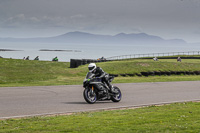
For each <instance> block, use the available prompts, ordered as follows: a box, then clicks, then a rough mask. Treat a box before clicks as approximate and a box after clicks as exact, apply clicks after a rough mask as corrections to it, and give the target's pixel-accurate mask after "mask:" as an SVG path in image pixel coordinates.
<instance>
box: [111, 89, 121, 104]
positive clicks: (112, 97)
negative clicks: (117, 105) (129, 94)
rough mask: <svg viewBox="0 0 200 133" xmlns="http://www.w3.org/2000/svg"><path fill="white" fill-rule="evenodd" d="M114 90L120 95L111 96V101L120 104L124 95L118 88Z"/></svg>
mask: <svg viewBox="0 0 200 133" xmlns="http://www.w3.org/2000/svg"><path fill="white" fill-rule="evenodd" d="M114 89H115V91H116V92H118V93H117V94H116V95H113V96H111V100H112V101H113V102H119V101H121V98H122V93H121V91H120V89H119V88H118V87H116V86H114Z"/></svg>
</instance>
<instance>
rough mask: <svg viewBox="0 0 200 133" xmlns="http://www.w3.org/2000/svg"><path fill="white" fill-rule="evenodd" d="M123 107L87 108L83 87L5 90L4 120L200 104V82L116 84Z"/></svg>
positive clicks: (0, 100)
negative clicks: (173, 104)
mask: <svg viewBox="0 0 200 133" xmlns="http://www.w3.org/2000/svg"><path fill="white" fill-rule="evenodd" d="M115 85H116V86H118V87H119V88H120V89H121V91H122V100H121V101H120V102H119V103H114V102H112V101H99V102H97V103H95V104H87V103H86V102H85V100H84V98H83V90H84V88H83V87H82V86H81V85H67V86H37V87H1V88H0V119H5V118H17V117H26V116H37V115H51V114H65V113H73V112H82V111H96V110H104V109H117V108H126V107H140V106H148V105H157V104H167V103H174V102H185V101H199V100H200V81H186V82H156V83H124V84H115Z"/></svg>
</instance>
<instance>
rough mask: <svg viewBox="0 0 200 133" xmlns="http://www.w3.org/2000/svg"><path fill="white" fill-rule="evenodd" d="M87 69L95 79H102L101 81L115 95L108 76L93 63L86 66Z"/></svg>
mask: <svg viewBox="0 0 200 133" xmlns="http://www.w3.org/2000/svg"><path fill="white" fill-rule="evenodd" d="M88 69H89V71H90V72H91V73H93V74H95V77H99V78H102V80H103V81H104V82H105V83H106V84H107V86H108V87H109V88H110V90H111V92H112V93H117V92H115V90H114V87H113V86H112V85H111V84H110V82H109V74H107V73H106V72H104V71H103V69H102V68H100V67H97V66H96V64H95V63H90V64H89V65H88Z"/></svg>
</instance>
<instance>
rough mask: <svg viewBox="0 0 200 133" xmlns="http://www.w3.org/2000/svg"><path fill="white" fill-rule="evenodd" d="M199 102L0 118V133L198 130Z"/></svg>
mask: <svg viewBox="0 0 200 133" xmlns="http://www.w3.org/2000/svg"><path fill="white" fill-rule="evenodd" d="M199 117H200V103H192V102H189V103H175V104H170V105H164V106H150V107H144V108H138V109H127V110H114V111H101V112H87V113H76V114H73V115H69V116H55V117H33V118H25V119H9V120H0V132H1V133H5V132H10V133H11V132H13V133H18V132H26V133H29V132H44V133H45V132H74V133H77V132H81V133H84V132H85V133H88V132H99V133H102V132H107V133H116V132H118V133H130V132H184V133H185V132H196V133H198V132H200V119H199Z"/></svg>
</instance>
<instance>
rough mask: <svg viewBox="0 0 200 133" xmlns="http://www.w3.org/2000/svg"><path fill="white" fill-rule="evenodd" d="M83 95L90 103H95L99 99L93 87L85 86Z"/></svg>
mask: <svg viewBox="0 0 200 133" xmlns="http://www.w3.org/2000/svg"><path fill="white" fill-rule="evenodd" d="M83 97H84V99H85V101H86V102H87V103H89V104H94V103H95V102H96V101H97V95H96V93H95V91H92V89H91V88H85V90H84V91H83Z"/></svg>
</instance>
